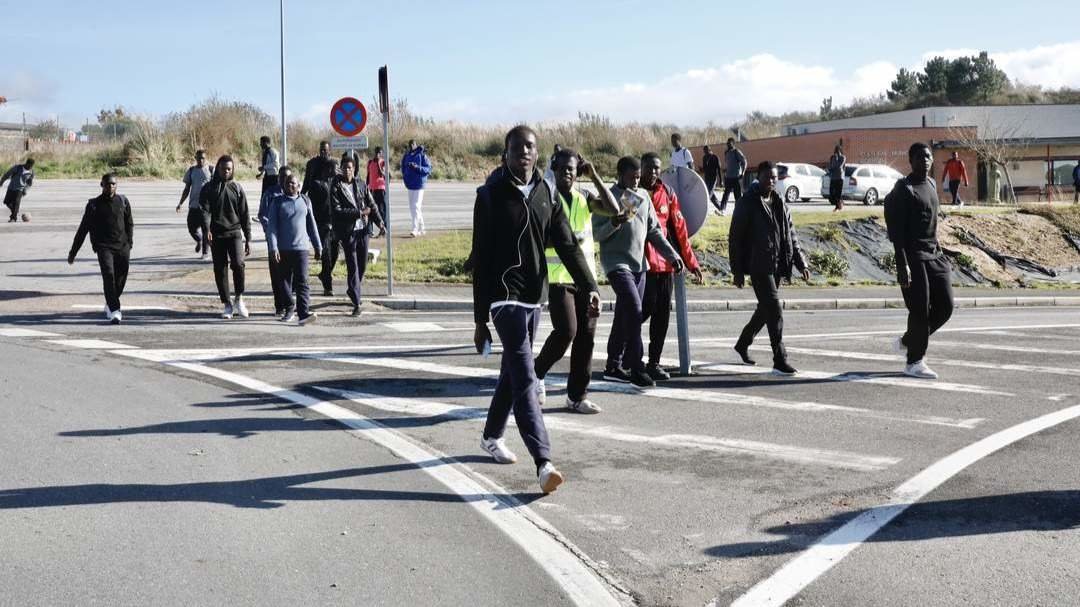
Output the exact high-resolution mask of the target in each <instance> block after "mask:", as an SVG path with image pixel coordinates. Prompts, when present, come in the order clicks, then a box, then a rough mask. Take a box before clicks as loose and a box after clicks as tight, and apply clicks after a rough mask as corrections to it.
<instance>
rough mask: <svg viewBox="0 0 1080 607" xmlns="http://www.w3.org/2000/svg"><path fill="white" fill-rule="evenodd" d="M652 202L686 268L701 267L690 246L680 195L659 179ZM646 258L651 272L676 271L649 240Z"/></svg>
mask: <svg viewBox="0 0 1080 607" xmlns="http://www.w3.org/2000/svg"><path fill="white" fill-rule="evenodd" d="M652 203H653V209H654V210H655V211H656V219H657V221H659V222H660V229H661V230H663V232H664V237H665V238H667V239H668V241H670V242H671V244H672V245H673V246H674V247H675V250H677V251H678V252H679V256H680V257H682V259H683V263H685V264H686V269H687V270H690V271H694V270H697V269H698V268H700V267H701V266H700V265H699V264H698V260H697V256H696V255H694V250H693V249H691V248H690V236H689V235H688V234H687V230H686V218H684V217H683V214H682V209H681V208H680V207H679V197H678V196H676V195H675V192H674V191H672V190H671V188H669V187H667V186H666V185H664V184H663V182H660V181H657V182H656V188H655V189H654V190H652ZM672 236H674V237H672ZM645 259H646V260H648V262H649V272H652V273H655V274H671V273H673V272H675V268H673V267H671V264H670V263H669V262H668V260H666V259H664V256H663V255H661V254H660V252H659V251H657V250H656V247H654V246H652V244H651V243H649V242H646V243H645Z"/></svg>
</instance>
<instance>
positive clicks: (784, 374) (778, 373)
mask: <svg viewBox="0 0 1080 607" xmlns="http://www.w3.org/2000/svg"><path fill="white" fill-rule="evenodd" d="M772 374H773V375H775V376H777V377H795V376H796V375H798V374H799V372H798V371H796V372H794V373H788V372H787V371H781V370H780V369H773V370H772Z"/></svg>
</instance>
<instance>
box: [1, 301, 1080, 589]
mask: <svg viewBox="0 0 1080 607" xmlns="http://www.w3.org/2000/svg"><path fill="white" fill-rule="evenodd" d="M48 284H49V281H48V280H46V279H42V285H41V287H42V290H51V289H48ZM73 306H84V307H73ZM98 306H100V297H99V296H95V297H92V296H89V295H74V296H68V297H48V298H38V297H35V296H34V295H33V293H30V292H25V293H23V294H21V295H20V294H19V293H13V292H12V291H5V297H4V300H3V301H0V352H2V356H3V357H4V360H7V361H9V363H10V362H11V361H17V364H8V365H6V366H5V371H4V372H3V373H2V374H0V378H2V383H0V393H2V395H3V401H2V402H3V403H4V404H5V407H6V411H5V413H6V415H5V424H4V428H3V429H2V430H0V437H2V438H0V440H2V446H3V448H4V453H5V456H6V459H5V464H6V465H5V466H4V467H3V468H2V469H0V529H3V530H4V531H3V534H4V535H3V542H2V544H0V545H2V546H3V547H2V548H0V552H2V554H3V559H0V562H3V563H4V564H3V566H0V587H3V588H4V589H5V600H4V602H10V603H12V604H21V605H50V604H70V603H94V602H97V603H101V604H116V605H121V604H124V605H127V604H146V603H157V604H176V603H202V604H297V603H308V604H311V603H335V604H337V603H340V604H385V605H397V604H474V605H503V604H509V603H512V604H517V605H537V606H542V605H553V604H577V605H597V604H605V603H610V604H618V603H622V604H634V603H636V604H641V605H694V606H700V605H727V604H730V603H732V602H735V601H738V600H740V597H744V598H743V599H742V602H740V603H738V604H741V605H749V604H753V605H762V604H783V602H784V600H786V599H787V598H789V597H790V604H792V605H803V604H805V605H957V604H977V605H1017V604H1038V605H1073V604H1075V597H1076V596H1077V595H1078V594H1080V570H1078V569H1077V568H1076V567H1075V566H1074V563H1076V562H1077V560H1078V558H1080V531H1078V529H1080V515H1078V513H1080V490H1078V486H1080V467H1078V466H1077V464H1076V459H1075V445H1076V444H1077V442H1078V441H1080V421H1077V419H1076V418H1077V417H1078V416H1080V407H1078V406H1080V364H1078V363H1080V349H1077V348H1076V347H1075V343H1076V342H1077V341H1078V340H1080V314H1078V312H1080V310H1078V309H1075V308H1046V309H1042V308H1022V309H1009V308H1001V309H962V310H958V311H957V313H956V315H955V316H954V318H953V320H952V321H951V322H950V323H949V325H948V326H947V327H946V330H945V331H943V332H941V333H939V334H938V335H937V336H935V338H934V339H933V340H932V344H931V351H930V355H929V358H928V360H929V362H930V364H931V366H933V367H935V368H936V369H937V370H938V371H939V372H940V373H941V375H942V377H941V380H939V381H937V382H925V381H917V380H911V379H907V378H904V377H902V376H900V375H899V374H898V373H897V371H898V370H899V368H900V366H901V363H900V360H899V357H898V356H897V355H896V354H894V353H893V352H892V350H891V346H890V340H891V338H892V337H893V336H895V335H896V334H897V332H898V331H900V330H901V328H902V327H903V324H904V317H903V315H902V314H901V313H900V312H899V311H896V310H880V311H874V310H863V311H842V312H795V311H789V312H788V313H787V314H786V330H787V332H788V345H789V349H790V352H791V359H792V362H793V363H794V364H795V365H796V366H797V367H799V368H800V369H802V370H803V371H804V374H803V375H802V376H801V377H796V378H791V379H781V378H774V377H771V376H769V375H766V374H762V373H761V371H763V370H765V369H763V368H762V367H757V368H750V367H744V366H741V365H735V364H734V363H735V360H736V359H735V356H734V354H733V353H732V352H731V350H730V345H731V343H732V341H733V339H734V337H735V336H736V335H737V333H738V330H739V329H740V327H741V325H742V324H743V323H744V322H745V321H746V320H747V319H748V316H749V314H748V313H745V312H723V313H699V314H693V315H692V316H691V322H692V327H693V332H692V335H693V344H692V345H693V356H694V359H695V361H696V363H697V369H698V374H697V375H695V376H693V377H688V378H679V379H675V380H672V381H671V382H669V383H667V384H665V385H663V386H662V387H661V388H657V389H653V390H647V391H639V390H636V389H630V388H627V387H625V386H620V385H613V384H609V383H606V382H602V381H595V382H594V384H593V398H594V400H595V401H596V402H597V403H598V404H600V405H601V406H602V407H604V412H603V413H602V414H600V415H597V416H581V415H576V414H573V413H570V412H569V411H567V409H566V408H565V407H564V406H563V399H564V392H563V390H562V388H561V387H560V383H559V382H560V380H562V379H563V377H562V376H561V375H559V373H564V372H565V371H566V368H565V364H564V365H561V366H558V367H557V368H556V370H555V373H553V374H552V375H551V376H549V378H548V381H549V383H548V387H549V395H548V402H547V406H546V410H545V411H546V418H547V421H548V427H549V430H550V432H551V436H552V440H553V446H554V458H555V463H556V464H557V465H558V466H559V467H560V469H562V470H563V471H564V473H565V474H566V477H567V482H566V484H565V485H564V486H563V487H562V488H561V489H559V491H557V492H556V493H554V494H552V495H549V496H541V495H539V494H538V493H537V489H538V487H537V483H536V479H535V475H534V470H533V468H532V466H531V465H530V464H529V463H528V462H527V461H523V462H521V463H519V464H517V465H513V466H500V465H497V464H494V463H492V462H491V461H490V460H489V459H487V458H486V457H484V456H483V453H482V452H481V451H480V449H479V445H478V442H479V437H480V431H481V426H482V419H483V415H484V412H485V409H486V406H487V402H488V399H489V398H490V395H491V390H492V388H493V386H494V379H493V378H494V375H495V374H497V368H498V360H497V356H493V357H491V358H487V359H485V358H482V357H480V356H478V355H476V354H475V353H473V352H471V349H470V347H469V345H468V344H469V342H470V337H471V317H470V315H469V314H460V313H447V312H432V313H423V312H412V313H401V312H395V313H391V312H377V311H371V312H368V313H366V314H365V315H364V316H363V317H361V319H359V320H355V319H349V318H347V317H344V316H335V315H325V316H324V317H323V318H322V319H320V322H319V323H318V324H316V325H313V326H309V327H297V326H285V325H283V324H281V323H279V322H276V321H274V320H273V319H272V318H271V317H270V316H268V315H264V314H258V315H255V316H253V317H252V318H251V319H249V320H246V321H240V320H236V321H222V320H220V319H219V318H217V317H216V316H215V315H214V314H213V313H212V312H210V311H207V312H205V313H199V312H190V311H187V310H180V309H178V308H174V309H141V310H140V309H132V310H129V311H128V312H127V313H126V314H125V323H124V324H123V325H121V326H119V327H116V326H110V325H106V324H104V323H103V321H101V319H100V315H101V314H100V311H99V310H98ZM166 307H169V306H168V305H163V306H162V308H166ZM609 325H610V317H609V316H605V317H604V318H602V319H601V328H600V331H599V333H600V334H599V335H598V339H597V341H598V344H599V347H598V349H597V351H598V353H600V352H602V351H603V344H604V343H605V340H606V336H607V334H608V331H609ZM547 330H548V329H547V323H546V321H545V323H544V326H543V329H542V331H541V333H542V334H545V333H546V332H547ZM37 332H46V333H48V334H42V333H37ZM673 333H674V331H672V334H673ZM88 340H90V341H88ZM667 351H668V353H669V355H674V352H675V346H674V337H671V339H670V342H669V347H668V350H667ZM754 353H755V355H757V356H758V358H759V360H761V361H765V360H766V359H767V347H766V344H765V343H764V342H762V341H760V340H759V342H758V349H756V350H754ZM600 364H602V363H600V362H598V363H597V368H599V365H600ZM1033 420H1034V421H1033ZM507 436H508V445H509V446H510V447H511V448H512V449H514V450H516V451H517V452H518V453H519V454H520V455H524V454H525V450H524V447H523V445H522V443H521V441H520V439H519V437H518V436H517V434H516V431H515V429H514V428H513V427H511V428H510V429H508V432H507ZM525 459H527V458H525ZM893 517H895V518H893ZM748 593H753V594H748Z"/></svg>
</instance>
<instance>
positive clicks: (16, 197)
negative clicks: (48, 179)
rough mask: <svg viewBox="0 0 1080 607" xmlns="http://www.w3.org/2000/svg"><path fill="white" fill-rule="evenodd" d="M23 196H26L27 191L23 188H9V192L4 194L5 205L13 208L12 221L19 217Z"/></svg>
mask: <svg viewBox="0 0 1080 607" xmlns="http://www.w3.org/2000/svg"><path fill="white" fill-rule="evenodd" d="M23 196H26V192H24V191H22V190H8V191H7V194H4V206H6V207H7V208H9V209H11V218H10V219H11V220H12V221H18V219H19V206H20V205H21V204H22V199H23Z"/></svg>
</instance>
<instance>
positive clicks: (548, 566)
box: [118, 352, 621, 607]
mask: <svg viewBox="0 0 1080 607" xmlns="http://www.w3.org/2000/svg"><path fill="white" fill-rule="evenodd" d="M118 354H121V355H127V356H133V357H136V358H144V357H142V356H141V354H142V353H141V352H118ZM151 360H152V358H151ZM168 364H170V365H172V366H174V367H177V368H180V369H185V370H187V371H191V372H194V373H200V374H202V375H206V376H209V377H213V378H216V379H219V380H222V381H226V382H229V383H231V384H234V385H236V386H239V387H241V388H244V389H247V390H253V391H255V392H260V393H262V394H267V395H271V396H274V397H277V398H281V399H283V400H287V401H290V402H292V403H294V404H297V405H300V406H302V407H304V408H306V409H308V410H310V411H313V412H315V413H318V414H319V415H321V416H323V417H327V418H329V419H333V420H335V421H337V422H338V423H340V424H342V425H344V426H346V427H347V428H348V429H349V430H348V431H349V432H351V433H353V434H355V435H356V436H359V437H361V438H363V439H365V440H369V441H371V442H374V443H376V444H378V445H381V446H382V447H384V448H386V449H387V450H389V451H390V452H391V453H393V454H394V455H396V456H397V457H400V458H402V459H404V460H406V461H409V462H411V463H413V464H417V465H418V466H420V467H421V469H422V470H423V471H424V472H426V473H427V474H428V475H429V476H431V477H432V478H434V479H435V480H437V481H438V482H440V483H442V484H443V485H445V486H446V487H447V488H448V489H450V490H451V491H453V492H454V493H456V494H457V495H460V496H462V498H463V500H464V501H465V502H467V503H468V504H469V505H471V506H472V507H473V508H474V509H476V511H477V512H479V513H480V515H481V516H483V517H484V518H485V519H487V520H488V521H489V522H491V523H492V524H494V525H495V526H496V527H498V528H499V530H500V531H502V532H503V533H504V534H506V536H507V537H509V538H510V539H511V540H513V541H514V542H515V543H516V544H518V545H519V546H520V547H521V549H522V550H524V551H525V553H526V554H528V555H529V556H530V557H531V558H532V559H533V560H534V561H536V563H537V564H538V565H540V566H541V567H542V568H543V569H544V571H546V572H547V574H548V575H550V576H551V578H552V579H553V580H555V582H556V583H557V584H559V586H560V587H561V588H562V589H563V590H564V591H565V592H566V594H567V595H568V596H569V597H570V599H571V600H572V601H573V602H574V604H576V605H581V606H583V607H584V606H592V605H608V606H611V607H618V606H620V604H621V603H620V601H619V600H618V599H616V598H615V597H614V596H613V595H612V593H611V592H610V591H609V590H608V588H607V587H606V586H605V585H604V583H602V582H601V581H600V579H598V578H597V575H595V572H597V571H599V565H598V564H596V563H595V562H593V561H592V560H591V559H589V557H588V556H587V555H585V554H584V553H583V552H582V551H581V550H580V549H579V548H577V547H576V546H574V544H572V543H571V542H570V540H569V539H567V538H566V537H565V536H563V535H562V534H561V533H560V532H559V531H558V530H557V529H555V528H554V527H553V526H552V525H551V524H550V523H548V522H547V521H546V520H545V519H543V518H542V517H541V516H540V515H538V514H537V513H536V512H534V511H533V510H531V509H530V508H528V507H527V506H525V505H524V504H522V503H521V502H520V501H519V500H517V499H516V498H514V497H513V496H512V495H511V494H510V493H509V492H508V491H507V490H506V489H504V488H502V487H500V486H499V485H498V484H497V483H495V482H494V481H492V480H490V479H488V478H486V477H484V476H482V475H480V474H478V473H477V472H475V471H474V470H471V469H469V468H468V467H467V466H465V465H464V464H461V463H460V462H457V461H455V460H454V459H452V458H450V457H448V456H447V455H445V454H443V453H440V452H438V451H436V450H434V449H432V448H430V447H427V446H425V445H421V444H419V443H417V442H415V441H413V440H412V439H410V438H408V437H406V436H405V435H404V434H401V433H399V432H396V431H394V430H391V429H390V428H387V427H386V426H384V425H382V424H380V423H379V422H378V421H376V420H373V419H371V418H368V417H365V416H363V415H360V414H359V413H356V412H353V411H350V410H348V409H346V408H344V407H341V406H338V405H334V404H331V403H328V402H325V401H320V400H318V399H315V398H312V397H310V396H307V395H305V394H301V393H299V392H295V391H292V390H286V389H283V388H279V387H277V386H273V385H270V384H266V383H263V382H261V381H259V380H256V379H253V378H250V377H246V376H243V375H239V374H236V373H232V372H229V371H222V370H220V369H214V368H212V367H207V366H205V365H202V364H195V363H183V362H172V363H168ZM432 460H441V461H440V462H439V463H436V464H432V463H431V462H432ZM480 481H483V484H481V482H480ZM485 484H486V485H487V487H485V486H484V485H485Z"/></svg>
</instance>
